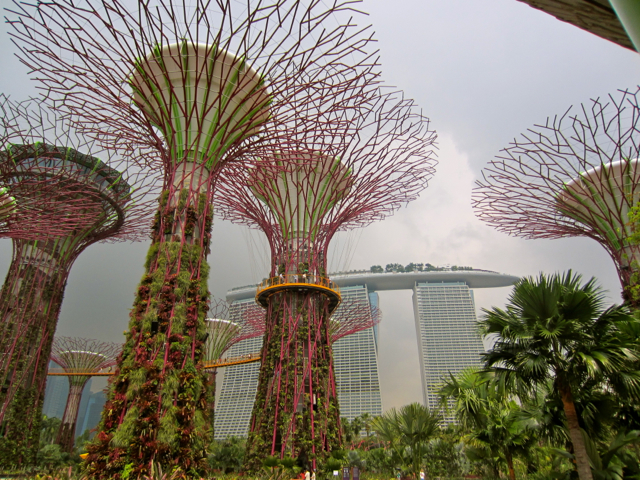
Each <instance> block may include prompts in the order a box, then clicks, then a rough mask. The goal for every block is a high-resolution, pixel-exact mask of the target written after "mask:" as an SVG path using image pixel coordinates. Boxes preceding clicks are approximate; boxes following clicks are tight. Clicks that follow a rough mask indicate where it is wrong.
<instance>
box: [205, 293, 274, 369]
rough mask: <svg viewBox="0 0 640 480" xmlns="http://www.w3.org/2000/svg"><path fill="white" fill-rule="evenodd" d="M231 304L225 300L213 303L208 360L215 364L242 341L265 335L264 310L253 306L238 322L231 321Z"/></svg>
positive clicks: (244, 311)
mask: <svg viewBox="0 0 640 480" xmlns="http://www.w3.org/2000/svg"><path fill="white" fill-rule="evenodd" d="M229 307H230V305H229V303H228V302H226V301H225V300H215V301H213V302H212V305H211V308H210V310H209V315H208V318H207V333H208V336H207V341H206V346H205V349H206V358H207V361H209V362H214V361H216V360H219V359H220V358H222V355H223V354H224V353H225V352H226V351H227V350H228V349H229V348H231V347H232V346H233V345H235V344H236V343H238V342H241V341H242V340H247V339H249V338H254V337H259V336H260V335H263V334H264V329H265V325H264V316H265V312H264V309H263V308H262V307H260V306H258V305H257V304H256V305H252V306H251V307H249V308H246V309H244V310H243V311H242V313H241V317H240V318H239V319H238V322H237V323H236V322H232V321H230V320H229Z"/></svg>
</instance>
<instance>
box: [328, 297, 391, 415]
mask: <svg viewBox="0 0 640 480" xmlns="http://www.w3.org/2000/svg"><path fill="white" fill-rule="evenodd" d="M340 293H341V294H342V299H343V301H344V300H347V299H348V300H349V301H355V302H358V303H362V304H366V303H367V302H369V304H370V305H372V306H378V294H377V293H375V292H371V293H369V292H368V291H367V287H366V286H355V287H343V288H341V289H340ZM340 308H342V307H338V310H337V311H336V317H337V318H340ZM377 330H378V329H377V327H372V328H368V329H366V330H362V331H361V332H357V333H354V334H352V335H347V336H346V337H343V338H341V339H340V340H338V341H337V342H335V343H334V344H333V363H334V369H335V374H336V386H337V390H338V401H339V402H340V416H341V417H346V418H348V419H349V420H353V419H354V418H355V417H358V416H360V415H362V414H363V413H365V412H366V413H369V414H370V415H371V416H377V415H382V397H381V395H380V380H379V377H378V346H377V345H378V341H377V340H378V339H377V336H378V332H377Z"/></svg>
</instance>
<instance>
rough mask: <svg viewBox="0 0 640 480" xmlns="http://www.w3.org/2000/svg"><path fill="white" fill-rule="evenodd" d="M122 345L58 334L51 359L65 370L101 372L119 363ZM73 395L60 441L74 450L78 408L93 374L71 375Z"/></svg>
mask: <svg viewBox="0 0 640 480" xmlns="http://www.w3.org/2000/svg"><path fill="white" fill-rule="evenodd" d="M121 351H122V345H121V344H118V343H113V342H102V341H100V340H93V339H88V338H74V337H55V338H54V339H53V346H52V348H51V357H50V358H51V360H53V361H54V362H55V363H57V364H58V365H60V366H61V367H62V368H63V370H64V371H65V373H70V374H77V373H80V372H82V373H84V372H87V373H97V372H99V371H101V370H104V369H106V368H109V367H112V366H113V365H115V364H116V358H117V356H118V355H119V354H120V352H121ZM67 378H68V379H69V396H68V397H67V404H66V406H65V408H64V414H63V416H62V423H61V424H60V430H58V434H57V436H56V443H57V444H58V445H60V447H62V450H63V451H66V452H71V451H73V444H74V440H75V438H74V437H75V432H76V422H77V420H78V407H79V406H80V399H81V398H82V390H83V389H84V386H85V385H86V383H87V382H88V381H89V379H90V378H91V376H90V375H87V376H81V375H69V376H68V377H67Z"/></svg>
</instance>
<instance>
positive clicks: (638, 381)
mask: <svg viewBox="0 0 640 480" xmlns="http://www.w3.org/2000/svg"><path fill="white" fill-rule="evenodd" d="M604 301H605V295H604V293H603V291H602V289H601V288H600V287H598V286H597V285H596V282H595V279H593V278H592V279H591V280H589V281H588V282H586V283H584V284H583V283H582V277H581V276H580V275H574V274H572V272H571V271H569V272H567V273H566V274H563V275H558V274H556V275H552V276H550V277H547V276H545V275H544V274H540V276H539V277H538V278H535V279H534V278H524V279H522V280H520V281H519V282H518V283H517V284H516V286H515V288H514V290H513V292H512V293H511V295H510V296H509V303H508V304H507V307H506V310H502V309H499V308H495V307H494V308H493V309H492V310H484V313H485V316H484V318H483V319H482V320H481V321H480V326H481V330H482V332H483V333H484V334H485V335H489V336H495V337H496V343H495V344H494V346H493V348H492V349H491V350H490V351H489V352H488V353H486V354H484V361H485V366H486V367H488V368H490V369H491V370H492V371H493V372H495V374H496V375H497V377H498V378H500V379H501V380H503V381H505V382H506V383H507V384H511V385H516V384H517V385H519V386H520V388H525V389H526V388H527V387H528V388H531V389H532V388H534V387H535V386H536V385H540V384H542V383H544V382H547V381H549V380H550V381H551V382H552V385H553V389H554V391H555V392H556V393H557V394H558V395H559V397H560V399H561V400H562V406H563V410H564V414H565V417H566V421H567V428H568V431H569V438H570V439H571V443H572V445H573V451H574V455H575V462H576V469H577V472H578V475H579V477H580V480H592V479H593V477H592V474H591V469H590V467H589V458H588V456H587V451H586V448H585V442H584V438H583V435H582V433H581V431H580V419H579V417H578V414H577V412H576V406H575V402H574V395H575V393H574V392H575V391H577V390H576V389H575V386H576V385H578V384H580V383H582V382H585V381H587V380H589V381H592V382H603V383H604V382H606V380H607V378H608V377H611V376H615V377H616V379H617V381H622V382H623V383H624V386H625V388H626V389H627V390H628V391H632V392H635V393H636V394H637V393H638V392H639V391H640V375H639V372H638V371H637V370H635V368H633V365H632V362H634V361H637V360H638V359H639V358H640V345H639V341H638V336H637V332H638V328H639V326H638V320H636V319H635V318H634V317H633V316H631V315H630V314H629V312H628V310H627V308H626V307H624V306H613V307H611V308H608V309H605V307H604Z"/></svg>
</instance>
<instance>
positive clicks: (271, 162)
mask: <svg viewBox="0 0 640 480" xmlns="http://www.w3.org/2000/svg"><path fill="white" fill-rule="evenodd" d="M341 108H344V109H345V110H350V108H349V107H348V105H344V106H343V107H341V106H340V105H337V106H336V108H334V110H333V111H331V112H330V115H329V117H328V118H325V119H323V121H326V122H327V123H328V124H334V122H332V118H333V116H335V118H336V122H335V124H336V125H340V128H341V130H342V133H341V134H340V135H333V134H330V135H328V136H324V129H323V127H322V125H321V124H319V125H317V128H315V129H313V131H314V134H313V135H311V134H310V135H308V137H307V138H305V134H304V133H301V134H300V135H298V136H297V137H296V138H295V139H294V140H293V141H291V142H290V143H289V144H283V143H282V142H274V143H270V144H263V145H261V146H260V148H259V149H257V151H256V152H254V154H253V159H252V161H251V163H252V164H254V165H255V167H253V168H249V169H247V168H241V167H240V166H235V165H233V166H229V167H227V169H226V170H225V171H224V175H223V178H222V179H221V183H220V185H219V186H218V190H217V197H216V201H215V205H216V207H217V208H218V210H219V212H220V213H221V215H222V216H223V217H224V218H226V219H228V220H231V221H232V222H235V223H240V224H245V225H248V226H250V227H253V228H259V229H261V230H262V231H264V232H265V234H266V235H267V237H268V240H269V243H270V244H271V247H272V249H274V250H278V249H279V248H280V246H281V245H283V244H284V243H285V242H286V241H287V240H288V238H290V237H292V236H293V237H295V236H298V235H301V234H303V233H304V235H306V236H308V237H309V241H310V243H314V244H315V246H316V248H318V247H319V249H320V251H322V250H324V248H326V246H327V245H328V243H329V241H330V240H331V238H332V237H333V235H334V234H335V232H336V231H338V230H349V229H352V228H357V227H364V226H366V225H368V224H370V223H371V222H373V221H376V220H381V219H383V218H384V217H386V216H387V215H390V214H392V213H393V212H394V211H395V210H397V209H398V208H400V207H401V206H402V205H404V204H406V203H407V202H410V201H412V200H414V199H416V198H417V197H418V195H419V194H420V192H421V191H422V190H423V189H424V188H426V186H427V182H428V180H429V179H430V178H431V176H432V175H433V173H434V172H435V165H436V163H437V162H436V160H435V158H434V157H435V155H434V150H433V144H434V141H435V138H436V135H435V132H433V131H431V130H430V129H429V120H428V119H427V118H426V117H424V116H423V115H422V114H421V113H420V111H419V110H418V108H417V107H416V106H415V104H414V102H413V101H412V100H409V99H405V98H403V96H402V95H401V94H400V93H397V92H389V93H387V92H384V91H383V90H382V89H380V88H377V89H372V90H371V91H369V92H367V94H366V96H365V100H364V101H363V102H362V103H361V104H360V110H359V113H360V116H358V117H356V118H353V119H352V121H349V122H341V119H343V118H345V115H346V113H345V112H343V111H342V110H341Z"/></svg>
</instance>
